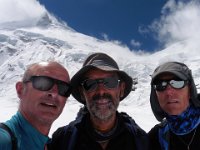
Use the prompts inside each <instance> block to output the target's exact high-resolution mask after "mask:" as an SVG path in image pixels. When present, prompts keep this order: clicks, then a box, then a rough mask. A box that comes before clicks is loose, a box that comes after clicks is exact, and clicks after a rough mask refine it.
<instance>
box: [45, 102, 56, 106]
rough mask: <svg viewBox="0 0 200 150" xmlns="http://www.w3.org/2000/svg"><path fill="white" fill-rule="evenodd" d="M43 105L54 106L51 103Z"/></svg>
mask: <svg viewBox="0 0 200 150" xmlns="http://www.w3.org/2000/svg"><path fill="white" fill-rule="evenodd" d="M44 105H48V106H55V105H54V104H52V103H44Z"/></svg>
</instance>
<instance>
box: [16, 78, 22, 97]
mask: <svg viewBox="0 0 200 150" xmlns="http://www.w3.org/2000/svg"><path fill="white" fill-rule="evenodd" d="M15 88H16V91H17V95H18V97H19V98H21V96H22V94H23V91H24V85H23V83H22V82H17V83H16V85H15Z"/></svg>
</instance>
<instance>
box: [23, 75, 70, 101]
mask: <svg viewBox="0 0 200 150" xmlns="http://www.w3.org/2000/svg"><path fill="white" fill-rule="evenodd" d="M26 82H32V85H33V88H35V89H37V90H40V91H49V90H50V89H51V88H52V87H53V86H54V85H55V84H56V85H57V88H58V94H59V95H61V96H64V97H69V95H70V94H71V85H70V84H69V83H67V82H64V81H61V80H57V79H54V78H51V77H48V76H31V77H30V79H29V80H27V81H24V83H26Z"/></svg>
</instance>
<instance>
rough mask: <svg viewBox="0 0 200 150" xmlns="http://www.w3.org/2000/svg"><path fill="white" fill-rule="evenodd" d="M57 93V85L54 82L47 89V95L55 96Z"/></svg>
mask: <svg viewBox="0 0 200 150" xmlns="http://www.w3.org/2000/svg"><path fill="white" fill-rule="evenodd" d="M57 95H58V86H57V85H56V84H54V85H53V87H52V88H51V89H50V90H49V91H48V96H51V97H56V96H57Z"/></svg>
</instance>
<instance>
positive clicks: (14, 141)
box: [0, 123, 17, 150]
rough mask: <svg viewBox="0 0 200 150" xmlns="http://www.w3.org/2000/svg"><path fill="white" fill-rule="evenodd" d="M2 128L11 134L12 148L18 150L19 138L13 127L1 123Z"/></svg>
mask: <svg viewBox="0 0 200 150" xmlns="http://www.w3.org/2000/svg"><path fill="white" fill-rule="evenodd" d="M0 128H2V129H4V130H6V131H7V132H8V133H9V134H10V137H11V141H12V150H17V138H16V137H15V135H14V134H13V132H12V131H11V129H10V128H9V127H8V126H7V125H6V124H4V123H0Z"/></svg>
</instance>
